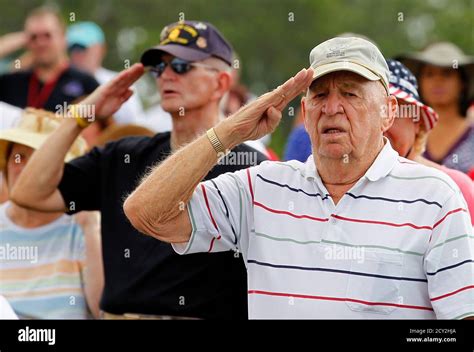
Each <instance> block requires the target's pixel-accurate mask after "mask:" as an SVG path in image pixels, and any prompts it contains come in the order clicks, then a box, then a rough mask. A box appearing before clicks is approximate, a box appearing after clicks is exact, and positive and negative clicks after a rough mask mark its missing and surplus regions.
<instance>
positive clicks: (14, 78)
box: [0, 67, 99, 112]
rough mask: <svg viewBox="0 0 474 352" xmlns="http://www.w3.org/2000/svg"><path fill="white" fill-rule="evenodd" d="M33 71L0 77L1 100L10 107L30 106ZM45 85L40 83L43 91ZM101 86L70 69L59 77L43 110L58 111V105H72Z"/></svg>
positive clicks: (86, 76) (81, 73)
mask: <svg viewBox="0 0 474 352" xmlns="http://www.w3.org/2000/svg"><path fill="white" fill-rule="evenodd" d="M32 74H33V71H31V70H28V71H18V72H14V73H7V74H4V75H0V100H1V101H4V102H5V103H8V104H10V105H14V106H18V107H19V108H22V109H23V108H25V107H26V106H27V105H28V86H29V84H30V79H31V75H32ZM43 86H44V83H42V82H39V88H40V89H41V88H42V87H43ZM98 86H99V84H98V83H97V81H96V80H95V78H94V77H92V76H91V75H89V74H87V73H85V72H82V71H79V70H77V69H75V68H73V67H68V68H67V69H66V70H65V71H64V72H63V73H62V74H61V76H60V77H59V79H58V81H57V83H56V85H55V87H54V89H53V90H52V91H51V95H50V96H49V98H48V99H47V100H46V103H45V104H44V105H43V107H42V109H45V110H48V111H53V112H55V111H57V110H58V108H57V107H56V106H57V105H61V106H64V103H71V102H73V101H74V100H75V99H77V98H79V97H82V96H84V95H89V94H90V93H92V92H93V91H94V90H95V89H96V88H97V87H98Z"/></svg>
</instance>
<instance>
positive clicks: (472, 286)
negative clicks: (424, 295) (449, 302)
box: [431, 285, 474, 302]
mask: <svg viewBox="0 0 474 352" xmlns="http://www.w3.org/2000/svg"><path fill="white" fill-rule="evenodd" d="M473 288H474V285H471V286H466V287H463V288H460V289H459V290H456V291H453V292H450V293H446V294H445V295H442V296H438V297H435V298H432V299H431V301H432V302H434V301H437V300H439V299H443V298H446V297H449V296H452V295H455V294H456V293H459V292H462V291H465V290H469V289H473Z"/></svg>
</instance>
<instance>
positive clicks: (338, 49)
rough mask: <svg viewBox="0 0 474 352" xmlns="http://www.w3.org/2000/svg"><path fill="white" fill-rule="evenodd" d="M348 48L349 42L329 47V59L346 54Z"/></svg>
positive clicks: (327, 55)
mask: <svg viewBox="0 0 474 352" xmlns="http://www.w3.org/2000/svg"><path fill="white" fill-rule="evenodd" d="M346 48H347V44H340V45H336V46H334V47H332V48H329V52H328V53H327V54H326V58H327V59H329V58H332V57H338V56H346Z"/></svg>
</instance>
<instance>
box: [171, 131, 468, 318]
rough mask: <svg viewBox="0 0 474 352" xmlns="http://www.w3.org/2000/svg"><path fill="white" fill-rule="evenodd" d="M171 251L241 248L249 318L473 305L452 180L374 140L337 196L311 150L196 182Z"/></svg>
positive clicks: (464, 228)
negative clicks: (362, 169) (372, 153)
mask: <svg viewBox="0 0 474 352" xmlns="http://www.w3.org/2000/svg"><path fill="white" fill-rule="evenodd" d="M188 214H189V217H190V221H191V223H192V228H193V230H192V235H191V238H190V240H189V241H188V242H187V243H180V244H174V245H173V247H174V249H175V250H176V252H177V253H180V254H188V253H196V252H219V251H225V250H229V249H233V250H235V251H238V252H239V253H241V255H242V256H243V258H244V260H245V262H246V265H247V271H248V300H249V317H250V318H254V319H259V318H269V319H279V318H281V319H291V318H295V319H300V318H303V319H304V318H316V319H333V318H335V319H434V318H439V319H456V318H457V319H461V318H463V317H466V316H469V315H474V242H473V232H472V227H471V221H470V218H469V214H468V212H467V210H466V204H465V201H464V198H463V197H462V195H461V194H460V191H459V188H458V187H457V186H456V184H455V183H454V182H453V181H452V180H451V179H450V178H449V177H448V176H447V175H445V174H444V173H442V172H440V171H438V170H436V169H434V168H429V167H426V166H423V165H420V164H418V163H414V162H412V161H409V160H407V159H404V158H402V157H399V155H398V154H397V152H396V151H394V150H393V149H392V147H391V146H390V143H389V142H388V141H387V140H386V139H385V146H384V148H383V149H382V150H381V152H380V153H379V155H378V156H377V158H376V160H375V161H374V162H373V164H372V165H371V167H370V168H369V169H368V170H367V172H366V173H365V175H364V176H363V177H362V178H361V179H359V181H358V182H357V183H356V184H355V185H354V186H353V187H352V188H351V189H350V190H349V191H348V192H347V193H345V195H344V196H343V197H342V198H341V199H340V200H339V202H338V204H337V205H334V202H333V200H332V198H331V196H330V195H329V194H328V191H327V189H326V187H325V186H324V184H323V183H322V181H321V178H320V176H319V174H318V172H317V170H316V167H315V164H314V161H313V157H312V156H310V157H309V158H308V160H307V161H306V163H301V162H299V161H295V160H293V161H289V162H264V163H262V164H261V165H259V166H256V167H252V168H250V169H246V170H241V171H238V172H235V173H227V174H224V175H221V176H219V177H217V178H215V179H213V180H210V181H206V182H202V183H200V184H199V186H198V187H197V188H196V190H195V192H194V194H193V196H192V199H191V200H190V202H189V203H188Z"/></svg>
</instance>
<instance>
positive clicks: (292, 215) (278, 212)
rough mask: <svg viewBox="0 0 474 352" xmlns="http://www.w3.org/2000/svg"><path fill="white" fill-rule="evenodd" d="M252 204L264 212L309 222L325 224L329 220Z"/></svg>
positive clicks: (260, 204)
mask: <svg viewBox="0 0 474 352" xmlns="http://www.w3.org/2000/svg"><path fill="white" fill-rule="evenodd" d="M253 204H254V205H256V206H258V207H261V208H263V209H265V210H268V211H269V212H271V213H275V214H285V215H289V216H291V217H294V218H297V219H303V218H305V219H310V220H315V221H322V222H325V221H328V220H329V219H328V218H315V217H313V216H310V215H296V214H293V213H290V212H289V211H284V210H276V209H272V208H269V207H267V206H266V205H263V204H262V203H259V202H253Z"/></svg>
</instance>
